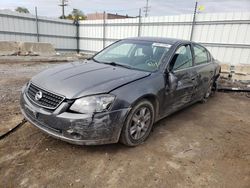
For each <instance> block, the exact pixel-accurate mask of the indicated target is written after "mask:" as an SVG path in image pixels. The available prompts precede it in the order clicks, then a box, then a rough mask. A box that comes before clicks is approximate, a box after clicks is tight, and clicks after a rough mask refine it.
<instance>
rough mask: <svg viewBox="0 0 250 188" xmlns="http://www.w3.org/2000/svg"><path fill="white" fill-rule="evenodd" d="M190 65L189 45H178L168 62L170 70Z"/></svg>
mask: <svg viewBox="0 0 250 188" xmlns="http://www.w3.org/2000/svg"><path fill="white" fill-rule="evenodd" d="M191 66H192V53H191V48H190V45H185V46H181V47H179V48H178V49H177V51H176V52H175V54H174V57H173V59H172V60H171V62H170V70H180V69H184V68H188V67H191Z"/></svg>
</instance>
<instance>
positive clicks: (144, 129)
mask: <svg viewBox="0 0 250 188" xmlns="http://www.w3.org/2000/svg"><path fill="white" fill-rule="evenodd" d="M154 118H155V111H154V106H153V105H152V103H151V102H149V101H148V100H142V101H140V102H138V103H137V104H136V105H135V106H134V107H133V108H132V110H131V111H130V112H129V114H128V117H127V119H126V121H125V124H124V126H123V128H122V132H121V136H120V142H121V143H123V144H125V145H127V146H137V145H139V144H142V143H143V142H144V141H145V140H146V139H147V138H148V136H149V134H150V132H151V129H152V126H153V124H154Z"/></svg>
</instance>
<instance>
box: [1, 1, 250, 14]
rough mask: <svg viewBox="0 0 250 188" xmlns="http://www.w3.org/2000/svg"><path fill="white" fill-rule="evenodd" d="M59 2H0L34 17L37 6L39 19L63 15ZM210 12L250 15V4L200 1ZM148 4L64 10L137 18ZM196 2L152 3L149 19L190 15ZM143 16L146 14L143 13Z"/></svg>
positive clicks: (77, 4) (93, 4) (80, 5)
mask: <svg viewBox="0 0 250 188" xmlns="http://www.w3.org/2000/svg"><path fill="white" fill-rule="evenodd" d="M59 4H60V0H0V9H11V10H14V9H15V8H16V7H18V6H22V7H26V8H28V9H29V11H30V12H31V13H32V14H34V9H35V6H37V8H38V15H40V16H47V17H59V16H60V15H61V7H59V6H58V5H59ZM198 4H199V5H203V6H204V7H205V10H203V11H202V13H209V12H241V11H244V12H245V11H250V0H198ZM145 5H146V0H68V6H67V7H66V8H65V13H66V15H67V14H69V13H70V12H71V11H72V9H73V8H77V9H80V10H82V11H83V12H84V13H85V14H87V13H93V12H103V11H104V10H105V11H106V12H110V13H118V14H124V15H126V14H128V15H131V16H136V15H138V11H139V8H142V9H143V7H145ZM194 5H195V0H149V6H150V11H149V16H163V15H173V14H191V13H192V12H193V9H194ZM143 14H144V13H143Z"/></svg>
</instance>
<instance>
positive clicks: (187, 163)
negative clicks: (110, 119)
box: [0, 63, 250, 188]
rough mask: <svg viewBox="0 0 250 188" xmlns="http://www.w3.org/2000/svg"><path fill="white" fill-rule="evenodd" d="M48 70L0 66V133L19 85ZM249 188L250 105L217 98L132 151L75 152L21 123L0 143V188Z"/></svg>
mask: <svg viewBox="0 0 250 188" xmlns="http://www.w3.org/2000/svg"><path fill="white" fill-rule="evenodd" d="M51 66H55V64H51V63H35V64H34V63H18V64H14V63H12V64H8V63H4V64H0V86H1V87H0V109H1V111H0V132H1V133H3V132H5V131H6V130H8V129H9V128H11V127H13V126H14V125H16V124H17V123H19V122H20V121H21V119H22V116H21V114H20V111H19V106H18V100H19V93H20V89H21V86H22V85H23V84H24V83H25V82H26V81H28V80H29V79H30V77H31V76H32V75H34V74H36V73H37V72H39V71H41V70H42V69H45V68H47V67H51ZM69 186H72V187H159V188H160V187H164V188H165V187H180V188H183V187H213V188H214V187H232V188H235V187H237V188H239V187H242V188H247V187H250V98H249V97H247V96H246V95H244V94H232V93H216V95H215V96H214V97H213V98H211V99H210V100H209V101H208V102H207V103H205V104H194V105H192V106H190V107H188V108H186V109H184V110H182V111H180V112H178V113H175V114H173V115H171V116H170V117H167V118H165V119H163V120H161V121H160V122H158V123H157V124H156V125H155V127H154V131H153V132H152V134H151V135H150V138H149V139H148V140H147V141H146V142H145V143H144V144H143V145H140V146H138V147H134V148H129V147H125V146H123V145H121V144H111V145H104V146H88V147H86V146H75V145H71V144H68V143H65V142H62V141H59V140H56V139H53V138H51V137H49V136H48V135H46V134H43V133H42V132H41V131H39V130H38V129H37V128H35V127H33V126H32V125H31V124H29V123H25V124H24V125H23V126H22V127H20V128H19V129H17V131H15V132H13V133H12V134H10V135H9V136H7V137H5V138H4V139H2V140H0V187H69Z"/></svg>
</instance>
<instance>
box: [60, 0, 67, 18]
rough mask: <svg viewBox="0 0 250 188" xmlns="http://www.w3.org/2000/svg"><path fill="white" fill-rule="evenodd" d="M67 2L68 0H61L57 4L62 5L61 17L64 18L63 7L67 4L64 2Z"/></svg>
mask: <svg viewBox="0 0 250 188" xmlns="http://www.w3.org/2000/svg"><path fill="white" fill-rule="evenodd" d="M67 2H68V0H62V1H61V4H59V6H61V7H62V19H65V11H64V7H66V6H68V4H66V3H67Z"/></svg>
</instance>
